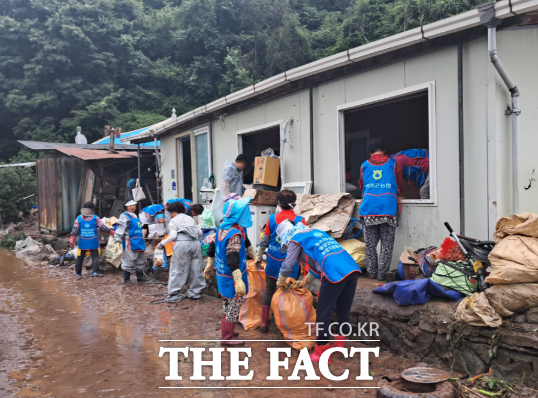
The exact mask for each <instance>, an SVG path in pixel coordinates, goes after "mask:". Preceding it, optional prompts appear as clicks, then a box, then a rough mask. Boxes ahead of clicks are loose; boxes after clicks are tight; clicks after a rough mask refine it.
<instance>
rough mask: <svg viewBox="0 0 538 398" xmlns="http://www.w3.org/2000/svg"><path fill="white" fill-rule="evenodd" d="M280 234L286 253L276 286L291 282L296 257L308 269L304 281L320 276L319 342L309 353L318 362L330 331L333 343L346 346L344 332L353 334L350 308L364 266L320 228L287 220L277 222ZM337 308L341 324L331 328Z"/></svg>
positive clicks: (325, 348) (326, 347) (327, 344)
mask: <svg viewBox="0 0 538 398" xmlns="http://www.w3.org/2000/svg"><path fill="white" fill-rule="evenodd" d="M277 235H278V236H279V238H280V242H281V245H282V249H281V250H282V252H283V253H286V259H285V260H284V262H283V263H282V267H281V268H280V274H279V276H278V281H277V286H287V285H288V284H287V281H286V280H287V279H288V278H289V277H290V276H291V275H292V273H293V269H294V267H295V264H296V263H297V261H299V263H300V264H301V265H302V266H303V267H304V268H305V269H306V271H308V274H307V275H306V277H305V281H304V284H305V285H307V284H309V283H310V281H311V280H313V278H316V279H321V286H320V288H319V292H318V300H317V302H318V303H317V306H316V315H317V318H316V325H317V330H316V343H315V346H314V347H315V348H314V352H313V353H312V354H310V359H311V360H312V362H319V358H320V356H321V354H323V352H325V351H326V350H327V349H328V348H329V338H330V336H331V335H332V336H334V343H335V344H334V346H335V347H342V348H343V347H344V340H345V338H346V337H345V336H349V335H350V334H351V326H350V324H349V318H350V311H351V305H352V304H353V297H354V296H355V289H356V288H357V278H358V276H359V272H361V270H360V268H359V267H358V266H357V263H356V262H355V260H353V258H352V257H351V256H350V255H349V253H348V252H346V251H345V250H344V249H343V248H342V246H340V245H339V244H338V242H337V241H335V240H334V239H333V238H332V237H330V236H329V235H327V233H325V232H323V231H320V230H319V229H312V228H308V227H305V226H304V225H303V224H302V223H299V224H296V225H293V224H292V223H291V222H290V221H288V220H286V221H283V222H282V223H281V224H280V225H279V226H278V228H277ZM312 277H313V278H312ZM335 309H336V320H337V323H338V324H337V325H333V326H332V328H331V330H329V325H330V324H331V323H332V317H333V313H334V311H335ZM329 362H330V358H329Z"/></svg>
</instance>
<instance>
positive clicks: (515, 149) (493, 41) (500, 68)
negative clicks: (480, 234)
mask: <svg viewBox="0 0 538 398" xmlns="http://www.w3.org/2000/svg"><path fill="white" fill-rule="evenodd" d="M499 23H500V21H498V20H496V19H492V20H491V21H490V22H489V23H488V24H487V28H488V54H489V60H490V61H491V63H492V64H493V66H494V67H495V69H496V70H497V73H498V74H499V76H500V77H501V79H502V80H503V82H504V84H505V85H506V87H507V88H508V91H510V94H511V96H512V108H511V109H507V110H506V111H505V112H504V114H505V115H506V116H512V190H513V196H512V200H513V204H512V208H513V210H512V211H513V214H518V213H519V183H518V182H519V135H520V131H519V127H520V121H519V116H520V115H521V109H520V108H519V90H518V88H517V86H516V85H515V83H514V82H513V81H512V79H511V78H510V76H509V75H508V72H507V71H506V69H505V67H504V65H503V64H502V62H501V60H500V59H499V56H498V53H497V25H499Z"/></svg>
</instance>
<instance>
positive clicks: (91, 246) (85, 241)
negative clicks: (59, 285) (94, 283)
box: [69, 202, 114, 278]
mask: <svg viewBox="0 0 538 398" xmlns="http://www.w3.org/2000/svg"><path fill="white" fill-rule="evenodd" d="M80 213H81V214H80V215H79V216H78V217H77V219H76V220H75V224H74V225H73V229H72V230H71V238H70V239H69V246H70V247H71V248H74V247H75V237H76V236H78V250H77V261H76V263H75V274H76V276H77V278H80V277H82V263H83V262H84V258H85V257H86V255H87V254H88V252H90V255H91V256H92V271H93V274H92V276H97V275H98V271H99V255H100V254H101V249H99V231H102V232H106V233H110V234H114V230H113V229H110V228H108V227H107V226H106V225H105V223H104V222H103V221H101V219H100V218H99V217H97V216H96V215H95V204H93V203H92V202H86V203H84V206H83V207H82V209H80Z"/></svg>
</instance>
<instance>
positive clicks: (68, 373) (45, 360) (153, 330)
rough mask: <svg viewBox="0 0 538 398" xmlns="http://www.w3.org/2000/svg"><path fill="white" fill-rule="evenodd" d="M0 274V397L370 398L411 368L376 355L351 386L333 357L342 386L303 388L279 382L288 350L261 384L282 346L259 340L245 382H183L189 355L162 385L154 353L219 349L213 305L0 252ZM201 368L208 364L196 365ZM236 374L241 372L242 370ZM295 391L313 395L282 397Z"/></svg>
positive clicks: (258, 336) (272, 336) (344, 363)
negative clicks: (272, 354) (168, 298)
mask: <svg viewBox="0 0 538 398" xmlns="http://www.w3.org/2000/svg"><path fill="white" fill-rule="evenodd" d="M0 269H1V272H0V330H1V333H0V396H1V397H79V396H80V397H148V396H171V395H181V396H196V397H204V398H209V397H228V396H229V397H232V396H234V397H237V396H245V397H246V396H253V397H270V396H273V395H274V394H279V395H283V396H294V397H309V398H310V397H313V396H324V397H325V396H327V397H332V396H334V397H348V396H349V397H351V396H360V397H375V395H376V390H375V389H359V388H357V387H358V386H361V387H368V386H376V385H377V382H378V381H379V379H380V378H381V377H383V376H388V377H397V375H398V374H399V373H400V372H401V371H402V370H403V369H404V368H406V367H410V366H412V365H414V364H415V363H414V362H408V361H407V362H406V361H404V360H403V359H401V358H396V357H394V356H392V355H391V354H390V353H388V352H381V354H380V357H379V358H373V359H372V360H371V362H370V374H371V375H373V376H374V380H373V381H361V382H359V381H356V380H355V376H358V374H359V358H350V359H344V358H343V357H336V358H334V359H333V363H332V364H331V365H330V369H331V371H332V373H333V374H335V375H340V374H342V373H343V372H344V370H345V369H350V375H351V376H350V377H349V379H348V380H346V381H338V382H335V381H330V380H327V379H325V378H324V377H323V376H322V375H321V374H320V372H319V370H318V367H317V364H315V365H314V367H315V369H316V372H317V374H318V375H319V376H320V377H321V380H319V381H305V380H304V379H303V378H304V376H305V372H304V371H301V372H300V373H299V375H300V376H302V377H301V378H302V380H300V381H288V380H286V375H291V372H292V370H293V365H294V364H295V362H296V360H297V357H298V353H297V351H293V352H292V356H291V358H290V369H289V370H284V369H281V371H280V374H281V375H282V376H284V380H283V381H268V380H266V379H265V378H266V376H268V375H269V354H268V352H267V350H266V349H267V347H287V344H286V343H285V342H283V341H261V342H260V341H258V342H248V343H247V347H251V348H252V357H251V358H250V359H249V370H254V371H255V373H254V379H253V380H251V381H230V380H223V381H211V380H206V381H191V380H189V377H190V376H191V374H192V373H191V370H190V369H192V368H191V367H190V365H191V364H192V354H191V356H190V357H188V358H183V357H182V355H180V364H179V369H180V375H182V376H183V380H181V381H167V380H165V376H167V375H168V371H169V359H168V354H165V356H164V357H162V358H160V357H159V349H160V347H162V346H164V347H185V346H190V347H205V348H211V347H220V344H219V343H218V341H208V340H218V339H219V338H220V318H221V316H222V312H221V311H222V309H221V303H220V300H217V299H215V298H212V297H208V296H204V297H203V299H202V300H199V301H190V300H185V301H183V302H181V303H177V304H163V303H160V304H158V303H157V304H155V303H150V302H151V301H155V300H159V299H162V298H164V295H165V293H166V286H164V285H161V284H144V285H142V284H136V285H133V286H130V287H124V286H123V283H122V280H121V276H120V275H119V274H118V275H108V274H107V275H105V276H104V277H99V278H93V277H90V274H89V273H86V271H85V270H84V271H83V277H82V278H81V279H79V280H77V279H75V277H74V271H73V270H72V269H69V268H68V267H50V266H49V265H44V264H31V263H27V262H26V261H23V260H21V259H18V258H17V257H15V255H14V254H13V253H11V252H7V251H0ZM236 330H239V331H240V333H241V334H240V338H243V339H248V340H281V339H282V335H281V334H280V332H279V331H278V329H277V328H276V326H275V325H274V324H271V326H270V333H267V334H262V333H260V332H259V331H257V330H255V331H248V332H247V331H244V330H243V328H242V327H241V326H240V325H237V327H236ZM159 340H206V341H201V342H184V343H178V342H175V343H164V342H160V341H159ZM355 344H356V346H358V345H359V344H357V343H355ZM372 346H373V345H372ZM348 347H349V343H348ZM207 359H210V356H208V357H205V356H204V360H207ZM203 369H204V370H203V374H204V375H205V376H206V377H208V376H210V375H211V372H212V370H211V369H210V368H208V367H204V368H203ZM242 373H243V374H246V373H247V371H245V370H244V369H242ZM222 374H223V376H227V375H228V374H229V354H228V353H227V352H224V353H223V360H222ZM301 386H309V387H319V388H316V389H301V388H294V389H284V388H282V387H301ZM159 387H182V388H181V389H162V388H159ZM200 387H204V388H200ZM209 387H213V388H209ZM218 387H228V388H226V389H225V388H220V389H218ZM229 387H239V388H229ZM246 387H250V388H246ZM253 387H254V388H253ZM335 387H347V388H346V389H337V388H335ZM275 388H276V389H275ZM331 388H332V389H331Z"/></svg>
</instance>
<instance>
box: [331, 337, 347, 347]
mask: <svg viewBox="0 0 538 398" xmlns="http://www.w3.org/2000/svg"><path fill="white" fill-rule="evenodd" d="M345 340H346V336H342V335H336V336H334V346H333V347H338V348H345V347H344V341H345Z"/></svg>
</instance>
